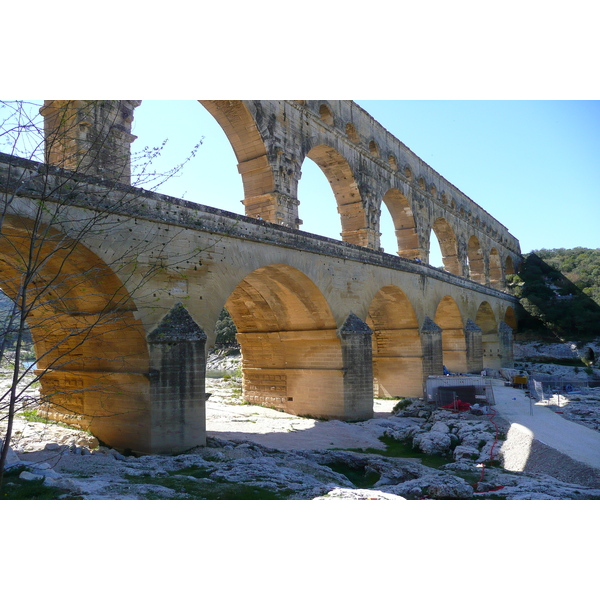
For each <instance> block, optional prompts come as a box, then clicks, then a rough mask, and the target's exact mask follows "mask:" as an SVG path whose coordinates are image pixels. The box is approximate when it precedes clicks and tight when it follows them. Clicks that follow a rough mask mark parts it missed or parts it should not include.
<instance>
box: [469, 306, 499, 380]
mask: <svg viewBox="0 0 600 600" xmlns="http://www.w3.org/2000/svg"><path fill="white" fill-rule="evenodd" d="M475 324H476V325H477V326H478V327H479V328H480V329H481V342H482V347H483V366H484V367H485V368H490V369H499V368H500V367H501V366H502V357H501V352H500V340H499V337H498V323H497V321H496V317H495V315H494V311H493V309H492V307H491V306H490V304H489V302H482V303H481V304H480V305H479V308H478V309H477V314H476V315H475Z"/></svg>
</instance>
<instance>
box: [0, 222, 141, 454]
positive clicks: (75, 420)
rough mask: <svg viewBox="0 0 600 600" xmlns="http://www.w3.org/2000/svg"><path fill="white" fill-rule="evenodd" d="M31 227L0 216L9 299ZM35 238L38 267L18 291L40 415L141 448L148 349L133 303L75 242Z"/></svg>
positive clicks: (1, 272)
mask: <svg viewBox="0 0 600 600" xmlns="http://www.w3.org/2000/svg"><path fill="white" fill-rule="evenodd" d="M31 231H32V222H31V221H29V220H28V219H24V218H16V217H12V216H6V217H5V221H4V223H3V226H2V236H1V237H0V278H1V281H2V290H3V291H4V292H5V293H6V295H7V296H8V297H9V298H11V299H12V300H15V299H18V297H19V295H20V294H21V293H22V290H21V288H20V284H21V281H22V276H23V273H24V270H23V269H24V267H23V263H22V262H20V258H21V257H24V256H27V253H28V251H29V246H30V244H31V239H32V237H31ZM59 240H60V245H59V246H58V247H57V245H56V244H57V241H59ZM35 241H36V242H37V244H38V248H37V251H38V252H39V255H38V259H37V261H36V264H38V265H39V267H40V268H39V269H38V270H37V271H36V272H35V274H34V276H33V277H32V279H31V282H30V283H29V285H28V286H27V288H26V290H25V294H26V300H27V303H28V305H29V308H28V310H29V312H28V319H27V324H28V326H29V329H30V332H31V336H32V338H33V344H34V348H35V355H36V364H35V373H36V376H37V377H39V378H40V384H41V388H40V398H42V399H43V402H42V410H43V412H44V416H47V417H48V418H50V419H52V420H57V421H61V422H64V423H68V424H71V425H74V426H77V427H80V428H83V429H89V430H90V431H91V432H92V433H93V434H94V435H95V436H97V437H98V438H99V439H100V440H102V441H103V442H104V443H106V444H109V445H111V446H114V447H117V448H125V447H127V448H136V449H139V450H143V449H149V446H148V444H149V439H148V433H149V427H150V406H149V397H150V396H149V394H150V388H149V380H148V377H147V374H148V371H149V354H148V346H147V343H146V335H145V331H144V328H143V326H142V324H141V322H140V321H139V320H137V319H136V317H135V315H134V311H136V309H137V307H136V304H135V302H134V301H133V299H132V298H131V296H130V294H129V293H128V292H127V290H126V288H125V287H124V285H123V284H122V282H121V280H120V279H119V277H118V276H117V274H116V273H115V272H114V271H113V269H112V268H111V267H110V266H108V265H107V264H106V263H105V262H104V261H103V260H102V259H100V258H99V257H98V256H97V255H96V254H94V253H93V252H92V251H91V250H89V249H88V248H86V247H85V246H84V245H83V244H81V243H78V242H76V241H74V240H72V239H69V238H67V237H66V236H65V235H64V234H61V233H60V232H59V231H57V230H55V229H52V228H48V229H47V230H46V236H45V241H44V242H43V243H41V240H40V239H39V238H36V240H35Z"/></svg>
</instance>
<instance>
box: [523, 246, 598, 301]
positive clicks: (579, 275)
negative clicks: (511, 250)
mask: <svg viewBox="0 0 600 600" xmlns="http://www.w3.org/2000/svg"><path fill="white" fill-rule="evenodd" d="M535 253H536V254H537V255H538V256H539V257H540V258H541V259H542V260H543V261H545V262H546V263H548V264H549V265H550V266H551V267H554V268H555V269H558V270H559V271H560V272H561V273H562V274H563V275H565V276H566V277H567V278H568V279H569V280H570V281H572V282H573V283H574V284H575V285H576V286H577V287H578V288H579V289H580V290H581V291H582V292H583V293H584V294H587V295H588V296H589V297H590V298H591V299H592V300H594V302H596V304H598V305H600V248H596V249H595V250H590V249H589V248H571V249H565V248H557V249H554V250H546V249H542V250H536V251H535Z"/></svg>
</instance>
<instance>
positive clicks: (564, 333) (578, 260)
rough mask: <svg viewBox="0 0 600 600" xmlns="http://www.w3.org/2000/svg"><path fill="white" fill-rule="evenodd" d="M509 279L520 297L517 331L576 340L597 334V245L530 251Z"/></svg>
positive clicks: (599, 284)
mask: <svg viewBox="0 0 600 600" xmlns="http://www.w3.org/2000/svg"><path fill="white" fill-rule="evenodd" d="M561 266H562V268H564V269H565V271H562V272H561ZM507 284H508V287H509V290H510V291H511V293H513V294H514V295H515V296H517V297H518V298H519V300H520V303H521V310H520V314H519V315H518V320H519V332H520V333H524V332H535V333H538V334H540V335H544V334H554V335H558V336H559V337H561V338H567V339H579V340H586V339H591V338H594V337H597V336H599V335H600V306H599V305H598V300H599V299H600V298H599V297H598V295H597V294H598V292H600V250H586V249H585V248H575V249H573V250H564V249H560V250H541V251H539V252H532V253H531V254H529V255H526V256H525V257H524V260H523V262H522V264H521V266H520V268H519V272H518V274H516V275H509V276H508V277H507Z"/></svg>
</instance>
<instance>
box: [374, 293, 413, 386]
mask: <svg viewBox="0 0 600 600" xmlns="http://www.w3.org/2000/svg"><path fill="white" fill-rule="evenodd" d="M367 325H368V326H369V327H370V328H371V329H372V330H373V339H372V342H373V379H374V394H375V396H377V397H383V398H389V397H394V396H412V397H420V396H421V395H422V392H423V350H422V346H421V338H420V334H419V324H418V321H417V317H416V314H415V311H414V308H413V306H412V304H411V302H410V300H409V299H408V297H407V296H406V294H405V293H404V292H403V291H402V290H401V289H400V288H398V287H396V286H395V285H387V286H385V287H383V288H381V289H380V290H379V291H378V292H377V294H375V296H374V298H373V300H372V302H371V305H370V307H369V313H368V317H367Z"/></svg>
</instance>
